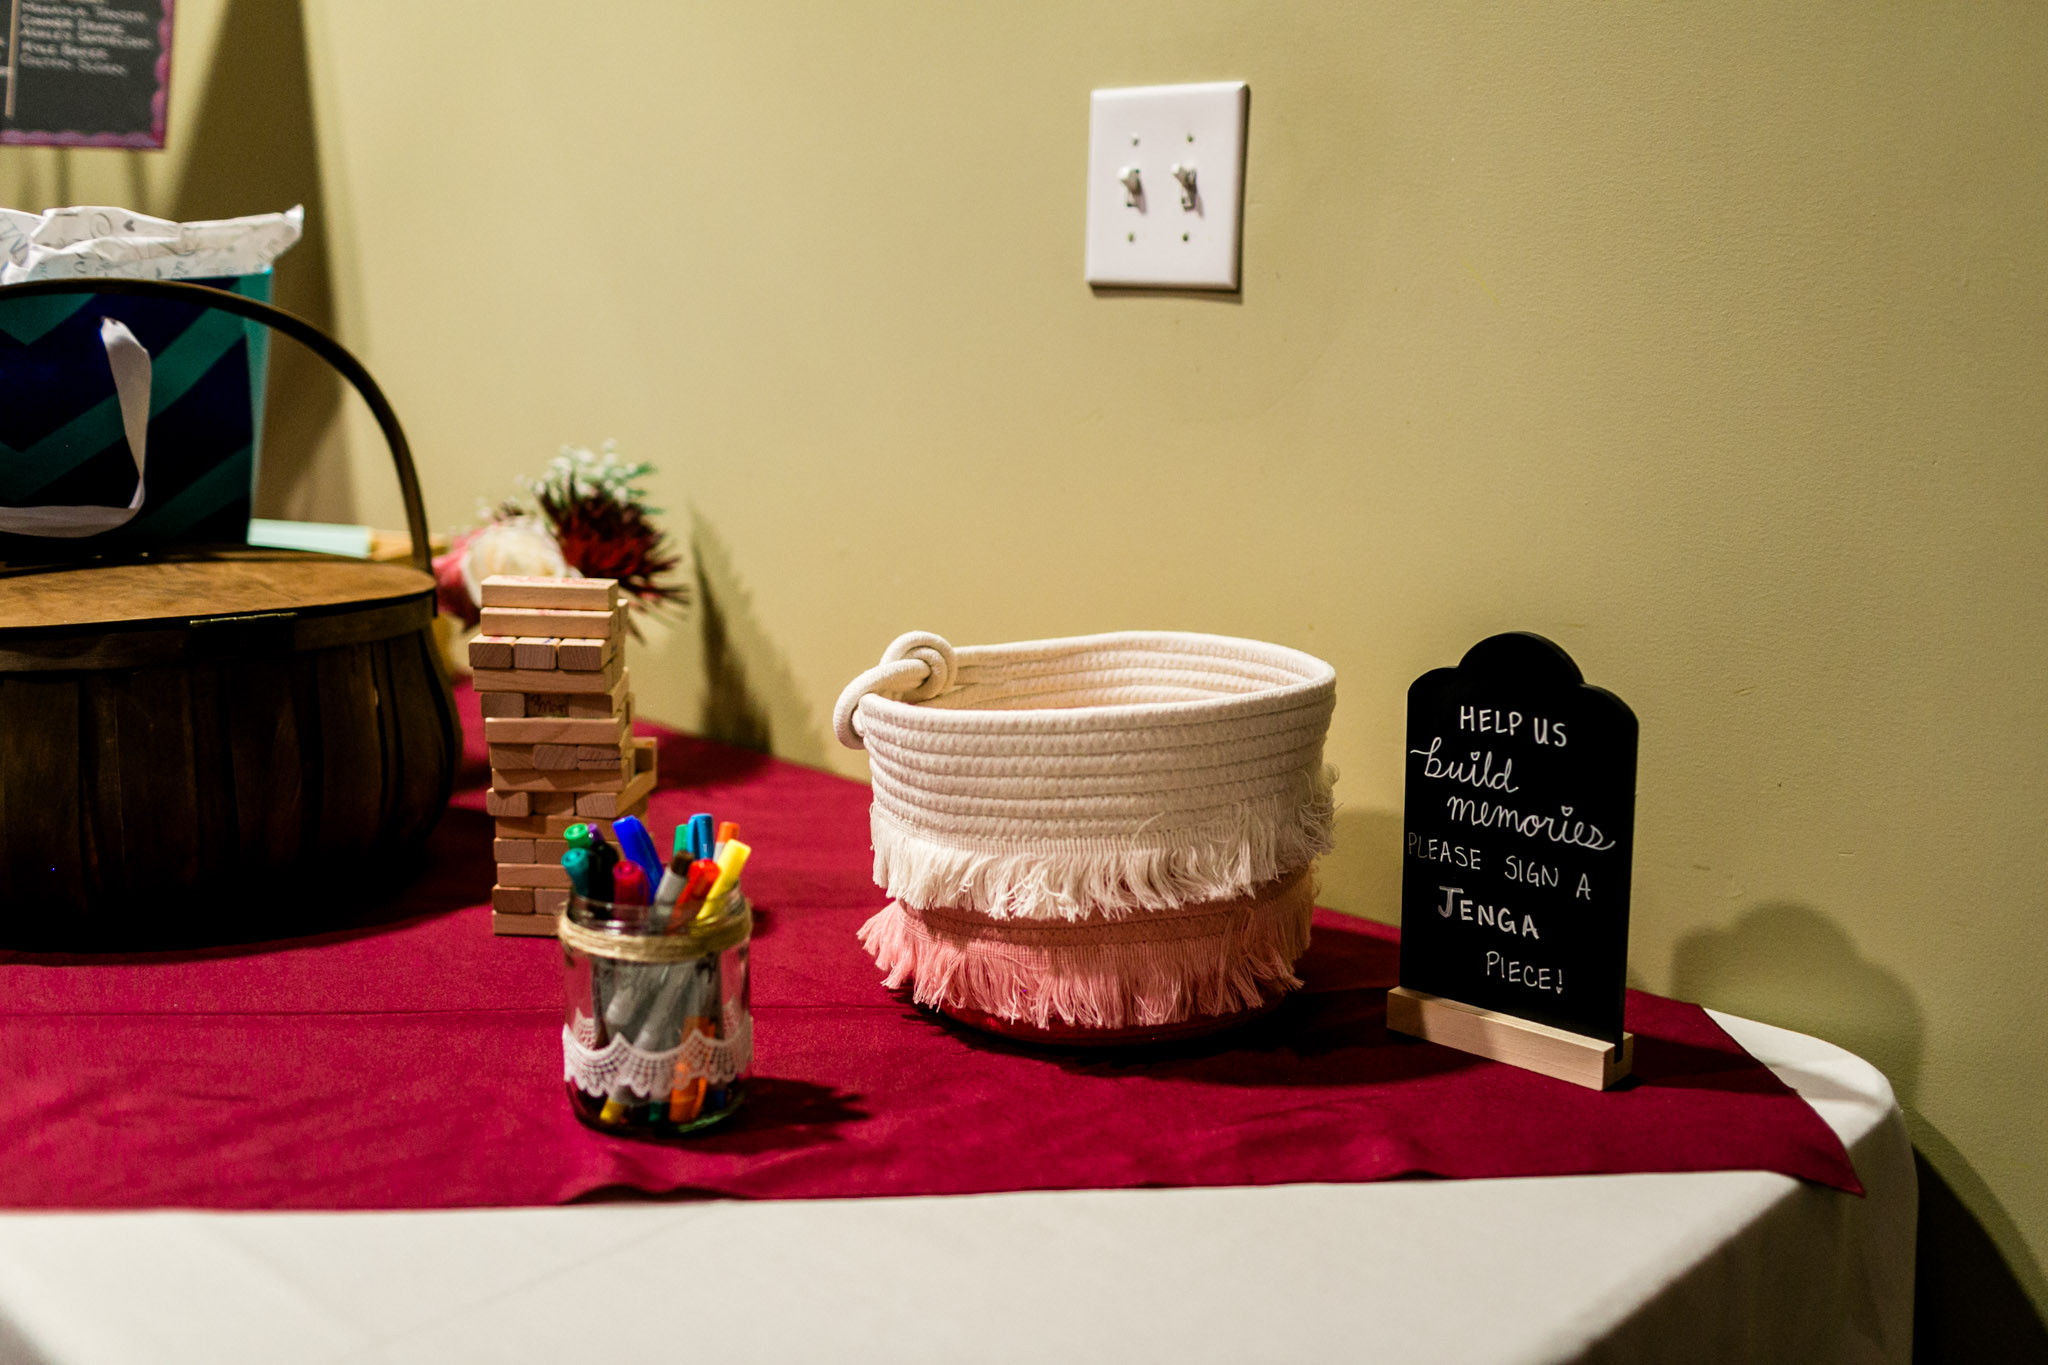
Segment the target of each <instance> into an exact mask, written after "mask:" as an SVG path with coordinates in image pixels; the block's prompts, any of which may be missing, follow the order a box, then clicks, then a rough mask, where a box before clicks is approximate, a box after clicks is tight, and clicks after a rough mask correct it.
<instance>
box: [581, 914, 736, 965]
mask: <svg viewBox="0 0 2048 1365" xmlns="http://www.w3.org/2000/svg"><path fill="white" fill-rule="evenodd" d="M753 924H754V916H753V911H752V910H751V909H750V908H749V907H748V906H746V905H745V904H741V905H740V906H739V907H738V913H737V914H727V915H723V916H720V917H719V918H718V919H717V920H715V921H714V922H712V923H711V924H709V925H706V926H705V927H704V929H703V930H702V931H701V932H700V931H698V930H697V929H696V928H695V927H694V926H690V927H686V928H684V929H681V930H679V931H677V932H676V933H673V934H649V933H635V934H615V933H611V932H609V931H607V930H603V929H592V928H590V927H589V926H587V925H582V924H578V923H577V922H576V921H575V920H573V919H571V918H569V912H568V911H566V910H564V911H563V912H562V913H561V914H560V915H559V916H557V917H556V920H555V935H556V937H558V938H560V939H561V940H562V946H563V947H565V948H573V949H575V950H576V951H577V952H579V953H582V954H583V955H584V956H586V957H602V958H608V959H610V960H611V961H613V962H688V961H690V960H692V959H694V958H700V957H703V956H705V955H707V954H709V953H722V952H724V951H725V950H726V949H727V948H731V947H733V946H735V945H736V944H740V943H744V942H746V940H747V936H748V934H750V933H751V932H753Z"/></svg>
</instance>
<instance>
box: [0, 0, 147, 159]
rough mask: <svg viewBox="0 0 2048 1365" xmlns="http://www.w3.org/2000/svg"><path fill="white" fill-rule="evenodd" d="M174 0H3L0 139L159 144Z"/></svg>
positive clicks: (25, 142)
mask: <svg viewBox="0 0 2048 1365" xmlns="http://www.w3.org/2000/svg"><path fill="white" fill-rule="evenodd" d="M171 5H172V0H0V7H4V10H5V18H6V28H5V30H4V31H0V44H4V46H5V52H4V53H0V81H4V83H5V92H4V94H0V143H11V144H15V145H40V146H56V147H161V146H163V145H164V109H165V103H166V100H167V99H168V96H169V86H170V72H171Z"/></svg>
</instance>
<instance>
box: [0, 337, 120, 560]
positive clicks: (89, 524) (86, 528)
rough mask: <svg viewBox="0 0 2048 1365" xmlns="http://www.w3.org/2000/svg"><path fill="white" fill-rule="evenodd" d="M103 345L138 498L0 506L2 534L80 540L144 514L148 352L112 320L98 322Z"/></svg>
mask: <svg viewBox="0 0 2048 1365" xmlns="http://www.w3.org/2000/svg"><path fill="white" fill-rule="evenodd" d="M100 345H102V346H104V347H106V348H107V368H108V369H110V370H112V371H113V372H114V393H115V395H116V396H117V397H118V398H119V400H120V403H121V429H122V430H123V431H124V432H126V433H127V436H128V453H129V455H131V456H133V457H134V460H135V496H134V497H132V498H130V499H129V500H128V505H127V506H126V507H0V531H6V532H10V533H12V534H14V535H23V536H46V537H49V538H52V539H65V540H76V539H79V538H81V537H83V536H96V535H98V534H100V533H101V532H102V531H111V530H113V529H114V528H115V527H117V526H125V525H127V524H128V522H129V521H130V520H131V519H133V517H134V516H135V514H136V513H137V512H140V511H141V510H142V496H143V485H142V461H143V446H144V443H145V442H146V441H147V440H148V438H149V352H148V351H146V350H144V349H143V348H142V343H141V342H139V341H137V340H136V339H135V333H133V332H131V331H129V330H128V329H127V327H125V326H124V325H122V324H121V323H118V322H116V321H114V319H112V318H101V319H100Z"/></svg>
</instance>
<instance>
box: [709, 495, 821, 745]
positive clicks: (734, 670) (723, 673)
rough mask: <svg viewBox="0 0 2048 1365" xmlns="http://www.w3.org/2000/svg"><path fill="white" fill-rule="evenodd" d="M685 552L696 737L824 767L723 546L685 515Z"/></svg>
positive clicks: (792, 686)
mask: <svg viewBox="0 0 2048 1365" xmlns="http://www.w3.org/2000/svg"><path fill="white" fill-rule="evenodd" d="M690 549H691V553H690V559H691V562H692V563H693V564H694V565H695V567H696V574H697V597H696V609H697V621H698V626H699V629H700V630H701V631H702V634H703V649H704V665H703V666H704V703H703V712H702V715H701V717H700V718H699V720H698V723H697V733H699V734H701V735H703V736H704V737H705V738H706V739H715V740H719V741H720V742H722V743H726V744H737V745H739V746H740V747H742V748H746V749H754V750H758V751H759V752H761V753H774V754H775V755H777V756H778V757H781V758H787V759H793V760H795V761H796V762H798V763H807V764H810V765H811V766H812V767H823V766H825V744H824V740H823V738H822V735H821V732H820V730H819V728H818V725H817V723H816V721H815V719H814V718H813V716H812V715H811V709H810V707H809V706H808V705H806V704H805V702H804V699H803V693H802V692H801V691H800V690H799V689H798V687H797V684H796V678H795V675H794V674H792V673H791V671H790V667H789V660H788V659H787V657H785V656H784V654H783V653H782V651H781V650H780V649H778V648H776V646H775V644H774V642H773V641H772V640H770V639H769V637H768V632H767V631H766V630H765V629H764V628H763V627H762V625H761V622H760V619H759V618H758V617H756V616H755V615H754V613H753V610H752V601H751V599H750V598H749V597H748V595H747V593H746V592H745V590H744V589H743V588H742V587H741V586H740V582H739V575H738V573H737V571H736V570H735V569H734V567H733V561H732V554H731V552H730V550H728V549H727V547H726V544H725V542H724V541H723V540H721V539H720V538H719V535H718V533H717V532H716V531H715V530H713V529H712V528H711V524H710V523H709V522H707V521H705V520H704V517H703V515H702V514H701V513H699V512H695V511H692V512H691V514H690Z"/></svg>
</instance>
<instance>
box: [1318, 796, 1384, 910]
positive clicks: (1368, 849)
mask: <svg viewBox="0 0 2048 1365" xmlns="http://www.w3.org/2000/svg"><path fill="white" fill-rule="evenodd" d="M1336 838H1337V846H1336V847H1335V848H1333V849H1331V850H1330V851H1329V852H1328V853H1326V854H1324V855H1323V856H1322V858H1321V860H1320V861H1318V862H1317V863H1316V879H1317V882H1318V884H1319V885H1318V890H1317V893H1316V903H1317V904H1318V905H1321V906H1325V907H1327V908H1329V909H1331V910H1341V911H1343V912H1344V913H1345V914H1347V915H1362V916H1364V917H1365V918H1366V919H1375V920H1378V921H1380V922H1381V923H1382V924H1398V923H1400V922H1401V812H1400V811H1397V810H1352V809H1348V808H1345V807H1341V806H1340V807H1339V808H1338V810H1337V821H1336Z"/></svg>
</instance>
